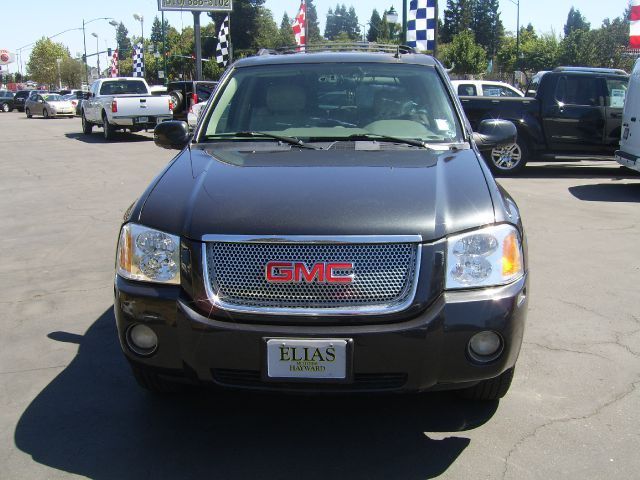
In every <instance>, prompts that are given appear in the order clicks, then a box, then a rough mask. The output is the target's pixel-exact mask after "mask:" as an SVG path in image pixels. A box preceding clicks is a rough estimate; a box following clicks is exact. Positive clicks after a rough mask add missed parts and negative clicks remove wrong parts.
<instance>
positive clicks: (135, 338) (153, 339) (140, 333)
mask: <svg viewBox="0 0 640 480" xmlns="http://www.w3.org/2000/svg"><path fill="white" fill-rule="evenodd" d="M127 344H128V345H129V348H130V349H131V350H133V351H134V352H135V353H137V354H139V355H151V354H152V353H153V352H155V350H156V348H157V347H158V336H157V335H156V334H155V332H154V331H153V330H151V329H150V328H149V327H147V326H146V325H139V324H138V325H134V326H132V327H131V328H129V330H128V331H127Z"/></svg>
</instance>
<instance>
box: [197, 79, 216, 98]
mask: <svg viewBox="0 0 640 480" xmlns="http://www.w3.org/2000/svg"><path fill="white" fill-rule="evenodd" d="M214 88H215V86H214V85H211V84H208V83H198V84H196V95H198V102H206V101H207V100H209V97H210V96H211V92H213V89H214Z"/></svg>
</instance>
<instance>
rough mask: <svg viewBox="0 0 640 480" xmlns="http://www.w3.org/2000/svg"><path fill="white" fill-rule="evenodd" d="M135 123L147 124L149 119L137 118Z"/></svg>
mask: <svg viewBox="0 0 640 480" xmlns="http://www.w3.org/2000/svg"><path fill="white" fill-rule="evenodd" d="M136 123H149V117H138V118H136Z"/></svg>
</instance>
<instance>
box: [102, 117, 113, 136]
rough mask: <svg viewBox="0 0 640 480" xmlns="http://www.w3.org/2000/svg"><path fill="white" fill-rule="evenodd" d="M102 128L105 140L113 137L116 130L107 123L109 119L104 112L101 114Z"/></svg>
mask: <svg viewBox="0 0 640 480" xmlns="http://www.w3.org/2000/svg"><path fill="white" fill-rule="evenodd" d="M102 128H103V129H104V139H105V140H106V141H107V142H108V141H110V140H113V138H114V137H115V134H116V131H115V129H114V128H113V127H112V126H111V125H110V124H109V119H108V118H107V114H106V113H103V114H102Z"/></svg>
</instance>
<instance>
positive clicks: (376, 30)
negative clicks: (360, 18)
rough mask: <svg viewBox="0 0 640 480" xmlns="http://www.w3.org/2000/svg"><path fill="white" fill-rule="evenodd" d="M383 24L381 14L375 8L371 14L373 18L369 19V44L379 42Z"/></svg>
mask: <svg viewBox="0 0 640 480" xmlns="http://www.w3.org/2000/svg"><path fill="white" fill-rule="evenodd" d="M381 23H382V18H380V14H379V13H378V10H376V9H375V8H374V9H373V12H372V13H371V18H370V19H369V31H368V32H367V41H368V42H377V41H378V36H379V35H380V24H381Z"/></svg>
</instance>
